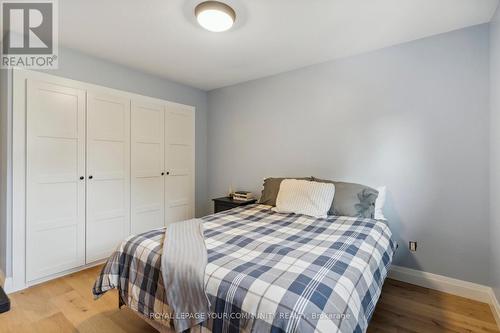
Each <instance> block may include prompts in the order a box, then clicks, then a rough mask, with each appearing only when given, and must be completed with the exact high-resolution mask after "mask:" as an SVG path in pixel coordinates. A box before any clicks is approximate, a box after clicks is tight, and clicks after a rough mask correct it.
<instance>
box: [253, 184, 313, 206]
mask: <svg viewBox="0 0 500 333" xmlns="http://www.w3.org/2000/svg"><path fill="white" fill-rule="evenodd" d="M284 179H302V180H309V181H312V180H313V177H303V178H294V177H287V178H266V179H264V188H263V189H262V194H261V196H260V200H259V203H261V204H263V205H269V206H276V198H277V197H278V192H279V191H280V185H281V182H282V181H283V180H284Z"/></svg>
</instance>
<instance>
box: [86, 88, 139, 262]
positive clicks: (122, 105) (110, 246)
mask: <svg viewBox="0 0 500 333" xmlns="http://www.w3.org/2000/svg"><path fill="white" fill-rule="evenodd" d="M129 233H130V100H129V99H126V98H121V97H117V96H110V95H106V94H100V93H90V92H89V93H87V263H90V262H93V261H96V260H99V259H103V258H106V257H108V256H109V255H110V254H111V253H112V252H113V250H114V249H115V248H116V246H118V245H119V244H120V242H121V241H122V240H123V239H124V238H125V237H127V236H128V235H129Z"/></svg>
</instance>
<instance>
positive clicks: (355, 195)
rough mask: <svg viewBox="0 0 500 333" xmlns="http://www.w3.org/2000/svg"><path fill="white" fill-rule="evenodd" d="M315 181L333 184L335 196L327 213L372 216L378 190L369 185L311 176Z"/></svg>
mask: <svg viewBox="0 0 500 333" xmlns="http://www.w3.org/2000/svg"><path fill="white" fill-rule="evenodd" d="M313 180H314V181H315V182H321V183H333V184H335V196H334V197H333V202H332V206H331V207H330V210H329V211H328V215H337V216H352V217H366V218H373V215H374V211H375V201H376V200H377V197H378V191H377V190H374V189H372V188H371V187H368V186H364V185H360V184H353V183H345V182H337V181H333V180H325V179H319V178H313Z"/></svg>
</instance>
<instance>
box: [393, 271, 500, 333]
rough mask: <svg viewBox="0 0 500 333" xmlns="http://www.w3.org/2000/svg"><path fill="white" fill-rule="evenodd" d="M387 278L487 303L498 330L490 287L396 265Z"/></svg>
mask: <svg viewBox="0 0 500 333" xmlns="http://www.w3.org/2000/svg"><path fill="white" fill-rule="evenodd" d="M388 277H389V278H391V279H394V280H398V281H402V282H406V283H411V284H415V285H417V286H421V287H425V288H429V289H434V290H437V291H442V292H445V293H448V294H453V295H457V296H461V297H465V298H469V299H472V300H475V301H479V302H483V303H487V304H489V305H490V307H491V311H492V312H493V316H494V317H495V319H496V321H497V324H498V327H499V328H500V305H499V302H498V300H497V298H496V295H495V293H494V292H493V289H492V288H491V287H488V286H484V285H482V284H477V283H472V282H468V281H462V280H458V279H454V278H450V277H446V276H443V275H438V274H433V273H429V272H424V271H419V270H416V269H411V268H406V267H401V266H396V265H393V266H392V268H391V270H390V271H389V275H388Z"/></svg>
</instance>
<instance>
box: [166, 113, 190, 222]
mask: <svg viewBox="0 0 500 333" xmlns="http://www.w3.org/2000/svg"><path fill="white" fill-rule="evenodd" d="M165 164H166V170H167V175H166V176H167V177H166V178H165V223H166V224H169V223H172V222H177V221H182V220H187V219H190V218H193V217H194V111H193V110H192V109H186V108H182V107H181V106H176V105H168V106H167V108H166V112H165Z"/></svg>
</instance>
